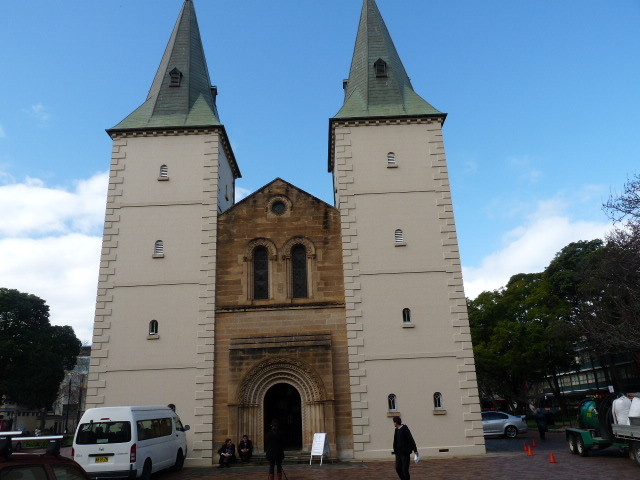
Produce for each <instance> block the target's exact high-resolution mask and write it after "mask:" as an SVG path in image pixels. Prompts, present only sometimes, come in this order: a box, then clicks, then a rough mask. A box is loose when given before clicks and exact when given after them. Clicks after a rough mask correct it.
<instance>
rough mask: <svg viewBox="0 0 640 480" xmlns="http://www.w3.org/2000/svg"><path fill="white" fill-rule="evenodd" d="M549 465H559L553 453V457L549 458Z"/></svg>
mask: <svg viewBox="0 0 640 480" xmlns="http://www.w3.org/2000/svg"><path fill="white" fill-rule="evenodd" d="M549 463H558V462H556V456H555V455H554V454H553V452H551V455H550V456H549Z"/></svg>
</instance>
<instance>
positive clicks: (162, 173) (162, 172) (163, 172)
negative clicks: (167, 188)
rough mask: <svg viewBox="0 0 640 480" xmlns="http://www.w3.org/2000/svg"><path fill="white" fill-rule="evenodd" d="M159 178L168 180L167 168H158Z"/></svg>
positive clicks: (163, 166)
mask: <svg viewBox="0 0 640 480" xmlns="http://www.w3.org/2000/svg"><path fill="white" fill-rule="evenodd" d="M159 178H162V179H164V178H169V167H167V166H166V165H161V166H160V175H159Z"/></svg>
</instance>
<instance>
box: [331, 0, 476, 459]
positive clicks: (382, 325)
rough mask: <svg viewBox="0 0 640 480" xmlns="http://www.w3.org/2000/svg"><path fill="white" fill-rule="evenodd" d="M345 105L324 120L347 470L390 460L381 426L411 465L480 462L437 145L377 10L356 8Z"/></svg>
mask: <svg viewBox="0 0 640 480" xmlns="http://www.w3.org/2000/svg"><path fill="white" fill-rule="evenodd" d="M344 87H345V100H344V105H343V106H342V108H341V109H340V111H339V112H338V113H337V114H336V115H335V117H333V118H332V119H331V120H330V146H329V171H330V172H332V173H333V180H334V192H335V204H336V207H337V208H338V209H339V211H340V214H341V222H342V251H343V268H344V282H345V305H346V319H347V329H348V332H349V333H348V345H349V375H350V382H351V392H352V395H351V407H352V416H353V442H354V455H355V457H356V458H375V457H378V458H389V442H390V435H391V433H390V430H391V429H392V428H393V427H392V422H391V417H393V416H396V415H398V416H401V417H402V419H403V421H404V422H406V423H407V424H408V425H410V427H411V430H412V432H413V435H414V437H415V439H416V441H417V444H418V448H419V451H420V453H424V454H427V455H430V456H438V455H452V454H475V453H484V438H483V432H482V424H481V417H480V405H479V397H478V390H477V383H476V376H475V366H474V360H473V350H472V345H471V335H470V330H469V323H468V319H467V310H466V304H465V296H464V290H463V284H462V274H461V266H460V255H459V251H458V240H457V235H456V228H455V222H454V216H453V207H452V200H451V191H450V187H449V179H448V173H447V162H446V156H445V150H444V141H443V137H442V126H443V124H444V121H445V118H446V114H444V113H442V112H440V111H439V110H437V109H435V108H434V107H433V106H431V105H430V104H429V103H427V102H426V101H425V100H423V99H422V98H421V97H420V96H418V94H416V92H415V91H414V90H413V87H412V85H411V81H410V80H409V77H408V75H407V72H406V71H405V69H404V66H403V64H402V62H401V60H400V57H399V55H398V52H397V51H396V49H395V47H394V44H393V42H392V40H391V37H390V35H389V32H388V31H387V28H386V26H385V23H384V21H383V19H382V17H381V15H380V12H379V10H378V7H377V5H376V3H375V0H364V5H363V8H362V15H361V19H360V24H359V28H358V34H357V39H356V45H355V49H354V54H353V61H352V64H351V70H350V73H349V79H348V80H346V81H345V84H344Z"/></svg>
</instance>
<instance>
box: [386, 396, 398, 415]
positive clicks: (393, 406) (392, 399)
mask: <svg viewBox="0 0 640 480" xmlns="http://www.w3.org/2000/svg"><path fill="white" fill-rule="evenodd" d="M387 402H388V405H389V411H390V412H397V411H398V405H397V397H396V394H395V393H390V394H389V396H388V397H387Z"/></svg>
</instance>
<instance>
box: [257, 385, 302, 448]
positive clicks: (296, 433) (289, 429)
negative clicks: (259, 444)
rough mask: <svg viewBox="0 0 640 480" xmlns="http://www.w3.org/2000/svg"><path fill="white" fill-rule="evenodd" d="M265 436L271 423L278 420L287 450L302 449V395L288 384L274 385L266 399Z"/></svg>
mask: <svg viewBox="0 0 640 480" xmlns="http://www.w3.org/2000/svg"><path fill="white" fill-rule="evenodd" d="M263 418H264V419H265V427H266V429H265V436H266V433H267V430H268V428H270V425H271V421H272V420H274V419H277V420H278V423H279V425H280V427H279V428H280V430H281V431H282V434H283V436H284V446H285V448H286V449H287V450H300V449H302V401H301V399H300V393H299V392H298V390H297V389H296V388H294V387H293V386H292V385H290V384H288V383H277V384H275V385H273V386H272V387H271V388H269V390H267V393H266V395H265V397H264V417H263Z"/></svg>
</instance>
